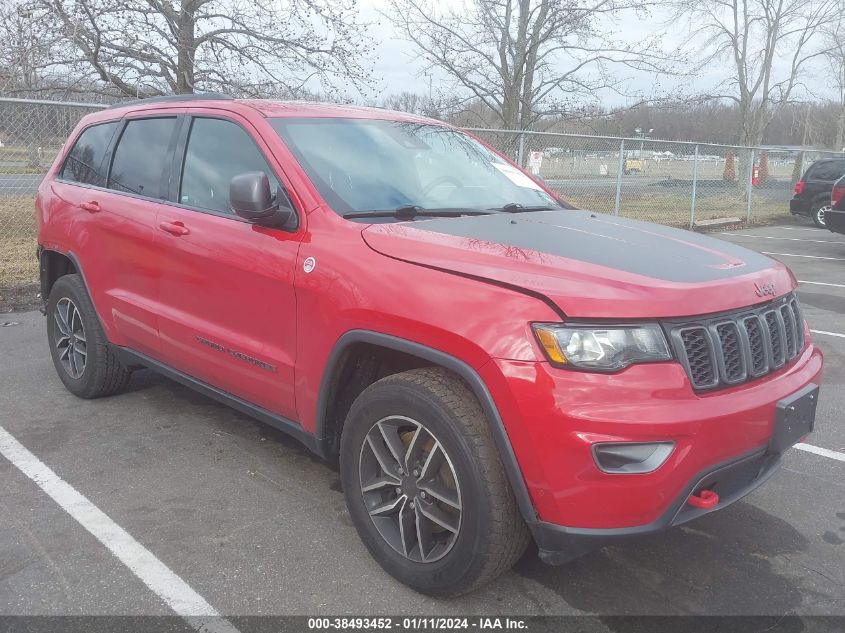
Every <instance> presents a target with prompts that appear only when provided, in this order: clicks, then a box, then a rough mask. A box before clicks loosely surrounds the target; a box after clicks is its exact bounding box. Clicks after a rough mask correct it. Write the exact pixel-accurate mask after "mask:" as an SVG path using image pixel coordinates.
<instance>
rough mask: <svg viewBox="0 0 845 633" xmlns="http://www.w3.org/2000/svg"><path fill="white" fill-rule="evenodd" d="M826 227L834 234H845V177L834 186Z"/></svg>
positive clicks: (826, 216) (826, 217)
mask: <svg viewBox="0 0 845 633" xmlns="http://www.w3.org/2000/svg"><path fill="white" fill-rule="evenodd" d="M825 225H826V226H827V228H828V229H830V230H831V231H833V232H834V233H845V176H843V177H842V178H840V179H839V180H837V181H836V183H835V184H834V185H833V191H832V192H831V194H830V209H828V211H827V214H826V215H825Z"/></svg>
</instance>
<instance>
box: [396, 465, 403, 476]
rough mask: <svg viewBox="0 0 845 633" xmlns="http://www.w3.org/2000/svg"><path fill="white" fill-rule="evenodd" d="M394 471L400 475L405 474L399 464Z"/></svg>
mask: <svg viewBox="0 0 845 633" xmlns="http://www.w3.org/2000/svg"><path fill="white" fill-rule="evenodd" d="M396 472H397V473H399V474H400V475H404V474H405V471H403V470H402V467H401V466H400V467H399V468H397V469H396Z"/></svg>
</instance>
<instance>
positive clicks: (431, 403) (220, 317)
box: [37, 95, 822, 595]
mask: <svg viewBox="0 0 845 633" xmlns="http://www.w3.org/2000/svg"><path fill="white" fill-rule="evenodd" d="M37 215H38V224H39V233H38V240H39V254H38V256H39V258H40V265H41V286H42V291H43V297H44V299H45V301H46V307H45V310H46V314H47V337H48V340H49V345H50V351H51V353H52V357H53V362H54V363H55V366H56V371H57V372H58V375H59V377H60V378H61V380H62V382H63V383H64V384H65V385H66V387H67V388H68V389H69V390H70V391H71V392H72V393H74V394H76V395H77V396H80V397H83V398H95V397H99V396H104V395H108V394H113V393H116V392H119V391H120V390H121V389H123V388H124V387H125V386H126V384H127V382H128V380H129V377H130V374H131V372H132V371H133V370H135V369H137V368H141V367H147V368H150V369H152V370H154V371H157V372H161V373H162V374H164V375H165V376H168V377H170V378H172V379H173V380H176V381H178V382H181V383H183V384H186V385H188V386H190V387H192V388H194V389H196V390H198V391H200V392H201V393H204V394H206V395H208V396H211V397H212V398H216V399H218V400H220V401H222V402H225V403H227V404H229V405H231V406H232V407H234V408H236V409H238V410H240V411H243V412H245V413H247V414H249V415H251V416H254V417H255V418H258V419H259V420H262V421H264V422H266V423H267V424H270V425H272V426H274V427H276V428H279V429H282V430H284V431H286V432H288V433H290V434H291V435H293V436H294V437H296V438H298V439H299V440H301V441H302V442H303V443H304V444H305V445H306V446H307V447H308V448H309V449H311V450H312V451H314V452H315V453H317V454H318V455H320V456H322V457H324V458H326V459H339V463H340V473H341V479H342V483H343V490H344V494H345V498H346V503H347V506H348V508H349V513H350V515H351V517H352V521H353V522H354V525H355V527H356V528H357V530H358V533H359V534H360V536H361V539H362V540H363V542H364V544H365V545H366V546H367V548H368V549H369V550H370V552H371V553H372V555H373V556H374V557H375V558H376V560H377V561H378V562H379V563H380V564H381V565H382V566H383V567H384V569H385V570H387V571H388V572H389V573H390V574H392V575H393V576H395V577H396V578H398V579H399V580H401V581H402V582H404V583H407V584H408V585H410V586H411V587H413V588H414V589H416V590H418V591H422V592H425V593H430V594H440V595H442V594H455V593H459V592H463V591H468V590H470V589H472V588H474V587H477V586H478V585H480V584H481V583H484V582H485V581H488V580H490V579H492V578H494V577H495V576H496V575H498V574H500V573H502V572H504V571H505V570H507V569H508V568H509V567H510V566H511V565H512V564H513V563H514V562H515V561H516V560H517V559H518V558H519V557H520V556H521V555H522V553H523V551H524V550H525V548H526V546H527V544H528V543H529V541H530V540H531V539H533V540H534V541H535V542H536V544H537V546H538V549H539V555H540V556H541V557H542V559H543V560H545V561H547V562H550V563H563V562H565V561H567V560H570V559H572V558H574V557H576V556H578V555H580V554H583V553H584V552H586V551H589V550H590V549H592V548H594V547H597V546H602V545H605V544H608V543H611V542H615V541H616V540H618V539H624V538H627V537H630V536H635V535H640V534H646V533H651V532H657V531H659V530H663V529H666V528H669V527H671V526H675V525H678V524H681V523H684V522H686V521H689V520H691V519H694V518H696V517H698V516H701V515H703V514H705V513H707V512H711V511H713V510H717V509H720V508H722V507H724V506H726V505H728V504H730V503H732V502H734V501H736V500H737V499H739V498H741V497H742V496H744V495H746V494H748V493H749V492H750V491H751V490H753V489H754V488H756V487H757V486H759V485H760V484H762V483H763V482H764V481H765V480H766V479H767V478H768V477H770V476H771V475H772V473H773V472H774V471H775V470H776V468H777V466H778V464H779V462H780V458H781V455H782V453H783V452H784V451H785V450H786V449H787V448H788V447H790V446H791V445H792V444H794V443H795V442H797V441H799V440H800V439H801V438H803V437H804V436H806V435H807V434H808V433H809V432H810V431H811V430H812V427H813V423H814V416H815V408H816V402H817V399H818V386H817V385H818V384H819V379H820V374H821V371H822V354H821V352H820V351H819V350H818V349H817V348H816V347H815V346H814V345H813V343H812V341H811V338H810V334H809V329H808V328H807V325H806V324H805V322H804V319H803V318H802V316H801V309H800V306H799V304H798V300H797V299H796V297H795V294H794V290H795V287H796V281H795V278H794V277H793V276H792V274H791V273H790V271H789V270H788V269H787V268H786V267H784V266H783V265H782V264H780V263H778V262H776V261H773V260H771V259H769V258H767V257H764V256H763V255H759V254H757V253H755V252H752V251H749V250H745V249H744V248H741V247H739V246H735V245H734V244H730V243H727V242H723V241H718V240H715V239H711V238H708V237H705V236H702V235H698V234H696V233H691V232H687V231H683V230H678V229H673V228H668V227H665V226H658V225H654V224H648V223H644V222H638V221H634V220H628V219H622V218H618V217H612V216H607V215H601V214H596V213H591V212H589V211H581V210H575V209H573V208H571V207H570V206H568V205H567V204H565V203H564V202H562V201H561V200H560V199H559V197H558V196H557V194H556V193H554V192H553V191H551V190H549V189H548V188H547V187H546V186H545V185H544V184H543V183H542V182H539V181H537V180H535V179H534V178H532V177H531V176H529V175H527V174H526V173H524V172H523V171H522V170H521V169H520V168H518V167H517V166H515V165H514V164H513V163H511V162H510V161H509V160H508V159H507V158H506V157H504V156H502V155H501V154H499V153H498V152H496V151H495V150H493V149H491V148H490V147H488V146H487V145H485V144H484V143H482V142H481V141H479V140H477V139H475V138H473V137H472V136H470V135H468V134H466V133H464V132H462V131H460V130H458V129H455V128H453V127H450V126H448V125H445V124H443V123H441V122H438V121H433V120H429V119H424V118H420V117H417V116H411V115H407V114H401V113H396V112H388V111H384V110H378V109H369V108H357V107H347V106H337V105H326V104H306V103H280V102H272V101H244V100H234V99H231V98H228V97H226V96H224V95H198V96H192V97H191V96H182V97H167V98H157V99H149V100H146V101H142V102H135V103H131V104H128V105H119V106H115V107H112V108H109V109H106V110H103V111H101V112H98V113H96V114H92V115H89V116H87V117H85V118H84V119H83V120H82V122H81V123H80V124H79V126H78V128H77V129H76V131H75V132H74V133H73V134H72V136H71V138H70V139H69V141H68V143H67V146H66V148H65V149H64V151H63V152H61V155H60V156H59V157H58V158H57V160H56V163H55V164H54V165H53V167H52V168H51V170H50V172H49V174H48V175H47V177H46V178H45V179H44V181H43V183H42V184H41V186H40V189H39V192H38V200H37Z"/></svg>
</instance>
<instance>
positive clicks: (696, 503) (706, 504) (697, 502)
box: [687, 490, 719, 510]
mask: <svg viewBox="0 0 845 633" xmlns="http://www.w3.org/2000/svg"><path fill="white" fill-rule="evenodd" d="M687 503H688V504H690V505H691V506H692V507H694V508H701V509H702V510H709V509H710V508H712V507H714V506H715V505H716V504H717V503H719V495H718V494H717V493H715V492H713V491H712V490H702V491H701V492H699V493H698V494H697V495H690V497H689V499H687Z"/></svg>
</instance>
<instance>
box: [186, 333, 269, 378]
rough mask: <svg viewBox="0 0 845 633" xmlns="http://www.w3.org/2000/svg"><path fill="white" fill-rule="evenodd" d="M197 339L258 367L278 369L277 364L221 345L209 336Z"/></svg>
mask: <svg viewBox="0 0 845 633" xmlns="http://www.w3.org/2000/svg"><path fill="white" fill-rule="evenodd" d="M197 341H199V342H200V343H202V344H203V345H205V346H206V347H210V348H211V349H216V350H217V351H218V352H225V353H226V354H228V355H229V356H232V357H233V358H239V359H240V360H242V361H245V362H247V363H249V364H250V365H255V366H256V367H260V368H261V369H266V370H267V371H272V372H275V371H276V366H275V365H270V364H269V363H265V362H264V361H261V360H258V359H257V358H253V357H252V356H247V355H246V354H244V353H243V352H239V351H237V350H234V349H231V348H230V347H225V346H223V345H220V344H219V343H215V342H213V341H209V340H208V339H207V338H203V337H201V336H198V337H197Z"/></svg>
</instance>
